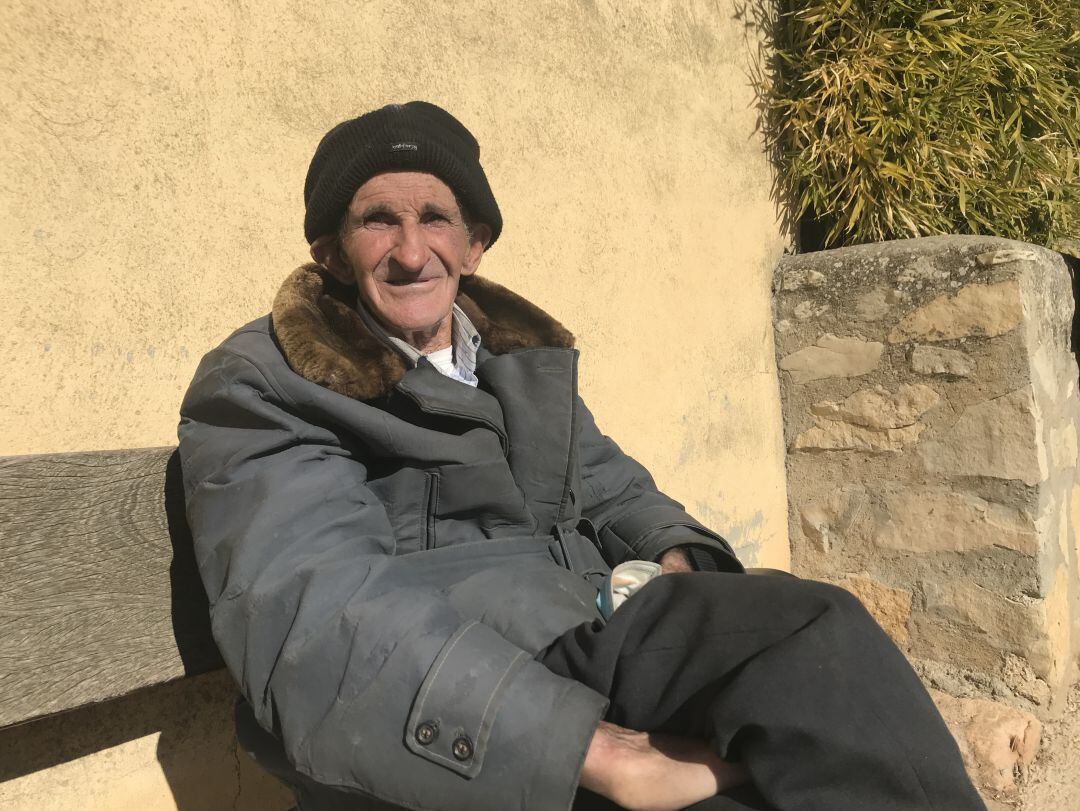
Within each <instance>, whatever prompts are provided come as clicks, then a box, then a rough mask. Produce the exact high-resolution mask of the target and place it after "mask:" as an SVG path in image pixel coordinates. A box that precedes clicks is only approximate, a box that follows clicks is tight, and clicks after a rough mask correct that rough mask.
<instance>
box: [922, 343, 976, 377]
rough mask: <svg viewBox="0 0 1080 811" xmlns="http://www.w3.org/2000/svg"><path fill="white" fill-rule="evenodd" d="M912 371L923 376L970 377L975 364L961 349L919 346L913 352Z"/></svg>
mask: <svg viewBox="0 0 1080 811" xmlns="http://www.w3.org/2000/svg"><path fill="white" fill-rule="evenodd" d="M911 369H912V371H914V372H917V373H918V374H921V375H952V376H953V377H968V376H970V375H971V374H972V373H973V372H974V371H975V364H974V362H973V361H972V360H971V358H969V357H968V356H967V355H966V354H964V353H963V352H961V351H960V350H959V349H945V348H943V347H940V346H917V347H915V348H914V349H913V350H912V351H911Z"/></svg>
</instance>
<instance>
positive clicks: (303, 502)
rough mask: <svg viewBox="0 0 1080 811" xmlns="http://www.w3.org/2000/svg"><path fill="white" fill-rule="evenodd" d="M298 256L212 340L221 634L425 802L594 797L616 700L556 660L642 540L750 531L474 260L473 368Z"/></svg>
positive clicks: (556, 333)
mask: <svg viewBox="0 0 1080 811" xmlns="http://www.w3.org/2000/svg"><path fill="white" fill-rule="evenodd" d="M350 295H355V291H350V290H349V289H347V288H340V287H338V286H337V285H336V284H335V283H334V282H333V281H332V280H331V279H330V278H329V277H327V276H325V275H323V274H322V273H321V272H320V270H319V269H318V268H317V267H316V266H312V265H308V266H304V267H302V268H300V269H298V270H297V271H296V272H294V273H293V274H292V275H291V276H290V277H289V279H288V280H287V281H286V282H285V284H284V285H283V287H282V289H281V291H280V292H279V293H278V295H277V298H276V299H275V302H274V308H273V313H272V315H271V316H268V317H264V318H260V319H258V320H257V321H254V322H252V323H251V324H248V325H247V326H245V327H242V328H241V329H239V330H238V331H237V332H235V333H234V334H233V335H231V336H230V337H229V338H228V339H227V340H226V341H225V342H224V343H223V344H222V345H221V346H219V347H218V348H216V349H214V350H213V351H211V352H210V353H209V354H207V355H206V357H205V358H204V359H203V360H202V363H201V364H200V366H199V368H198V371H197V372H196V374H195V378H194V380H193V382H192V383H191V387H190V389H189V390H188V392H187V395H186V397H185V399H184V402H183V406H182V409H181V422H180V428H179V437H180V455H181V460H182V464H183V473H184V483H185V490H186V497H187V510H188V518H189V522H190V524H191V529H192V532H193V536H194V539H195V550H196V556H197V560H198V564H199V568H200V572H201V574H202V579H203V582H204V584H205V586H206V591H207V595H208V597H209V600H210V611H211V617H212V626H213V631H214V637H215V639H216V641H217V643H218V646H219V648H220V650H221V653H222V656H223V657H224V659H225V662H226V665H227V666H228V668H229V670H230V672H231V673H232V675H233V676H234V678H235V679H236V681H237V683H238V684H239V686H240V689H241V691H242V693H243V694H244V696H245V697H246V698H247V700H248V701H249V702H250V704H251V706H252V708H253V710H254V714H255V717H256V719H257V720H258V722H259V724H260V725H261V726H262V727H263V728H264V729H266V730H268V731H270V732H271V733H273V735H274V736H275V737H276V738H277V739H278V740H279V741H280V742H281V746H282V747H283V749H284V754H285V756H286V757H287V758H288V761H289V763H290V764H291V765H292V767H294V768H295V769H296V770H298V771H299V772H301V773H303V774H305V775H308V776H309V777H311V778H313V779H315V780H317V781H319V782H320V783H324V784H328V785H332V786H337V787H340V788H341V789H342V790H344V791H354V792H359V793H363V794H367V795H371V796H374V797H378V798H381V799H383V800H385V801H388V802H391V803H394V804H397V805H400V806H404V807H408V808H416V809H436V808H437V809H451V810H454V809H460V810H461V811H466V810H468V811H473V810H474V809H481V808H497V809H530V810H541V811H543V810H545V809H553V810H554V809H558V811H564V809H567V808H569V807H570V805H571V803H572V800H573V795H574V790H575V787H576V784H577V778H578V773H579V771H580V768H581V763H582V760H583V758H584V754H585V750H586V748H587V746H588V742H589V740H590V737H591V734H592V731H593V730H594V729H595V727H596V724H597V722H598V721H599V719H600V718H601V717H602V714H603V712H604V710H605V707H606V699H605V698H604V696H602V695H600V694H599V693H596V692H594V691H593V690H591V689H589V688H587V687H585V686H584V685H582V684H579V683H577V682H575V681H572V680H569V679H566V678H562V677H560V676H556V675H555V674H553V673H552V672H550V671H549V670H547V669H546V668H545V667H544V666H543V665H541V664H539V663H538V662H537V661H535V660H534V656H535V654H536V653H537V652H538V651H540V650H542V649H543V648H544V647H545V646H547V645H548V644H550V643H551V642H552V641H553V640H554V639H555V638H556V637H557V636H559V635H560V634H562V633H563V632H565V631H567V630H568V629H570V628H572V627H574V626H575V625H578V624H580V623H588V622H598V621H601V620H600V617H599V613H598V611H597V608H596V594H597V588H596V579H597V577H601V576H603V574H605V573H607V572H608V571H609V570H610V567H611V566H613V565H615V564H617V563H619V562H620V561H622V560H625V559H630V558H644V559H650V560H655V559H656V558H657V557H659V556H660V555H661V554H662V553H663V552H664V551H666V550H667V549H669V548H671V547H673V546H676V545H680V546H686V545H691V546H692V547H694V548H695V549H696V550H698V551H699V552H700V551H702V550H705V551H708V552H709V553H710V555H711V556H712V558H713V560H714V562H715V564H716V565H717V567H718V568H720V569H722V570H729V571H739V570H741V567H740V565H739V563H738V561H737V560H736V559H735V557H734V555H733V554H732V552H731V549H730V547H729V546H728V545H727V543H726V542H725V541H724V540H723V539H722V538H721V537H720V536H718V535H716V534H715V533H713V532H712V531H710V530H708V529H706V528H705V527H703V526H702V525H701V524H699V523H698V522H697V521H695V520H694V519H693V518H691V517H690V516H689V515H687V514H686V512H684V511H683V509H682V507H681V506H680V505H679V504H677V503H676V502H674V501H673V500H672V499H670V498H668V497H667V496H665V495H663V494H662V493H660V492H658V491H657V489H656V487H655V485H654V484H653V481H652V479H651V477H650V476H649V474H648V473H647V472H646V471H645V469H644V468H642V467H641V466H640V465H639V464H638V463H636V462H635V461H633V460H632V459H630V458H629V457H628V456H626V455H625V454H623V453H622V452H621V451H620V450H619V448H618V447H617V446H616V445H615V443H614V442H612V441H611V440H610V439H608V438H607V437H605V436H604V435H602V434H601V433H600V431H599V430H597V427H596V425H595V423H594V422H593V418H592V416H591V415H590V413H589V411H588V409H586V407H585V405H584V404H583V403H582V401H581V399H580V398H579V397H578V396H577V357H578V356H577V351H576V350H574V349H573V348H572V343H573V338H572V336H570V334H569V333H568V332H566V330H565V329H563V328H562V327H561V326H560V325H559V324H558V323H557V322H555V321H554V320H553V319H551V318H550V317H549V316H547V315H546V314H544V313H543V312H542V311H540V310H539V309H538V308H536V307H535V306H534V305H532V304H530V303H529V302H527V301H525V300H524V299H522V298H520V297H518V296H516V295H515V294H513V293H511V292H510V291H508V290H506V289H505V288H502V287H499V286H498V285H495V284H493V283H491V282H487V281H484V280H480V279H477V278H475V277H473V278H470V279H466V280H463V284H462V289H461V293H460V295H459V297H458V304H459V305H460V306H462V308H463V309H464V310H465V312H466V314H467V315H468V316H469V318H470V319H471V320H472V321H473V323H474V324H475V325H476V327H477V329H478V330H479V332H480V334H481V336H482V339H483V346H482V347H481V351H480V355H479V358H478V368H477V376H478V377H479V379H480V385H479V387H477V388H471V387H469V386H466V385H463V384H461V383H459V382H457V381H454V380H450V379H448V378H446V377H444V376H443V375H441V374H440V373H439V372H438V371H437V370H436V369H435V368H434V367H433V366H431V364H430V363H427V362H426V361H421V362H420V364H419V365H418V366H416V367H415V368H412V369H407V368H406V367H405V363H404V361H403V360H402V359H401V358H400V357H399V356H398V355H397V354H396V353H394V352H393V351H392V350H391V349H390V348H389V347H386V346H384V345H383V344H382V343H380V342H379V341H377V340H375V339H374V338H373V336H372V335H371V334H370V333H369V332H367V330H366V329H365V328H364V326H363V324H362V323H361V322H360V319H359V317H358V316H357V315H356V312H355V310H354V309H353V308H352V307H351V306H350V303H349V299H350Z"/></svg>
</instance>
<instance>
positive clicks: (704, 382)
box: [0, 0, 788, 807]
mask: <svg viewBox="0 0 1080 811" xmlns="http://www.w3.org/2000/svg"><path fill="white" fill-rule="evenodd" d="M746 36H747V33H746V31H745V30H744V27H743V24H742V22H741V21H740V20H738V19H737V18H736V15H735V7H734V3H732V2H730V0H722V1H721V2H719V3H713V2H704V0H702V1H700V2H674V1H673V2H656V1H655V0H653V1H651V2H645V1H644V0H636V1H635V2H618V3H613V2H603V0H597V1H596V2H591V0H583V1H582V2H578V3H569V2H564V3H529V2H506V1H505V0H503V1H502V2H494V1H493V0H468V2H463V3H458V4H452V5H447V4H442V3H431V2H420V1H418V2H409V1H408V0H399V2H394V3H365V4H357V3H351V2H342V1H341V0H328V2H323V3H315V4H313V3H297V2H287V1H286V0H263V2H258V3H255V2H251V1H250V0H236V1H235V2H232V3H227V4H226V3H211V2H207V1H206V0H195V1H194V2H184V3H180V2H174V1H173V0H164V1H163V2H159V3H152V4H136V3H128V2H120V1H119V0H102V1H101V2H94V3H88V2H87V3H82V2H74V1H73V0H66V2H60V3H50V4H39V3H28V2H20V0H6V2H5V3H4V4H3V7H2V10H0V76H2V77H3V80H2V81H0V111H2V113H3V115H2V116H0V147H2V149H3V154H4V158H3V161H2V162H0V205H2V206H3V209H2V213H0V218H2V222H3V228H2V229H0V261H2V262H3V267H4V269H5V270H4V272H3V274H2V277H0V278H2V282H0V285H2V287H0V323H3V324H4V325H5V327H6V328H5V329H4V332H3V347H4V352H3V356H2V357H3V361H2V364H3V365H2V367H0V369H2V373H3V380H4V386H3V387H2V388H0V455H12V454H24V453H39V452H51V451H76V450H87V449H102V448H118V447H134V446H147V445H164V444H171V443H173V442H174V441H175V433H174V431H175V421H176V409H177V404H178V403H179V400H180V398H181V395H182V393H183V391H184V388H185V386H186V384H187V381H188V380H189V378H190V376H191V374H192V372H193V370H194V367H195V364H196V363H197V361H198V359H199V357H200V356H201V354H202V353H203V352H205V351H206V350H207V349H209V348H210V347H211V346H213V345H214V344H216V343H217V342H218V341H220V340H221V339H222V338H224V337H225V336H226V335H227V334H228V333H229V332H230V331H231V330H232V329H233V328H235V327H236V326H238V325H240V324H241V323H243V322H245V321H247V320H249V319H251V318H254V317H256V316H258V315H261V314H262V313H264V312H265V311H266V310H267V309H268V308H269V304H270V300H271V298H272V295H273V293H274V291H275V289H276V287H277V285H278V284H279V283H280V281H281V279H282V278H283V277H284V276H285V275H286V273H287V272H288V271H289V270H290V269H291V268H292V267H294V266H295V265H296V264H298V263H299V262H301V261H303V260H304V259H305V258H306V245H305V243H304V241H303V235H302V229H301V220H302V213H303V212H302V195H301V190H302V184H303V178H304V172H305V170H306V168H307V162H308V159H309V158H310V154H311V151H312V150H313V148H314V146H315V144H316V143H317V141H318V139H319V137H320V136H321V135H322V133H323V132H325V130H326V129H328V128H329V127H330V126H331V125H332V124H334V123H336V122H337V121H338V120H340V119H342V118H344V117H347V116H349V115H353V114H356V113H358V112H361V111H363V110H365V109H369V108H371V107H374V106H377V105H381V104H383V103H387V102H390V101H403V100H408V99H412V98H426V99H429V100H431V101H434V102H436V103H439V104H442V105H443V106H445V107H447V108H448V109H450V110H451V111H452V112H454V113H455V114H456V115H458V116H459V117H460V118H461V119H462V120H463V121H464V122H465V123H466V124H467V125H468V126H469V127H470V128H471V129H472V130H473V132H474V133H475V134H476V135H477V137H478V139H479V141H480V143H481V145H482V147H483V155H484V164H485V167H486V169H487V172H488V176H489V178H490V179H491V183H492V186H493V188H494V190H495V193H496V196H497V198H498V200H499V202H500V205H501V207H502V210H503V214H504V217H505V220H506V229H505V231H504V233H503V236H502V238H501V239H500V241H499V243H498V244H497V245H496V246H495V248H494V249H493V250H492V251H491V253H490V254H489V255H488V256H487V257H486V258H485V260H484V263H483V266H482V268H481V272H482V273H487V274H489V275H490V276H491V277H492V278H494V279H496V280H498V281H500V282H502V283H504V284H506V285H508V286H510V287H512V288H514V289H516V290H518V291H519V292H521V293H523V294H525V295H527V296H529V297H530V298H532V299H533V300H535V301H536V302H538V303H539V304H540V305H541V306H543V307H545V308H546V309H548V310H549V311H551V312H552V313H553V314H555V315H556V316H558V317H559V318H560V319H562V320H563V321H564V323H566V324H567V325H568V326H569V327H570V328H571V329H572V330H574V331H575V332H576V333H577V335H578V336H579V346H580V347H581V349H582V353H583V355H582V383H581V385H582V391H583V394H584V396H585V397H586V399H587V401H588V402H589V403H590V405H591V407H592V409H593V411H594V412H595V413H596V414H597V418H598V420H599V421H600V424H601V426H602V427H603V428H604V429H605V430H606V431H607V432H608V433H609V434H611V435H612V436H614V437H615V438H616V439H617V440H618V441H619V442H620V443H621V444H622V445H623V446H624V447H625V448H626V449H627V450H628V451H630V452H631V453H633V454H634V455H635V456H637V457H638V458H639V459H641V461H643V462H644V463H645V464H646V465H647V466H648V467H649V468H650V469H651V470H652V471H653V472H654V474H655V476H656V478H657V480H658V481H659V482H660V484H661V486H662V487H664V488H665V489H666V490H667V491H668V492H670V493H672V494H673V495H675V496H676V497H677V498H679V499H680V500H682V501H684V502H685V503H686V504H687V506H688V507H689V509H690V510H691V512H693V513H695V514H696V515H697V516H698V517H699V518H701V519H703V520H704V521H706V522H707V523H709V524H711V525H712V526H714V527H715V528H717V529H718V530H720V531H722V532H725V533H726V534H728V535H729V537H730V538H731V539H732V540H733V541H734V542H735V544H736V546H737V547H738V548H739V549H740V550H741V551H742V553H743V555H744V558H746V559H747V560H748V561H749V562H752V563H757V564H759V565H779V566H786V564H787V561H788V551H787V535H786V518H785V515H786V504H785V494H784V478H783V476H784V474H783V462H782V451H783V448H782V440H781V432H780V413H779V402H778V395H777V386H776V382H775V373H774V361H773V348H772V336H771V327H770V319H769V306H768V284H769V278H770V274H771V270H772V267H773V265H774V263H775V261H776V259H777V257H778V256H779V254H780V252H781V250H782V246H783V244H784V240H783V237H782V235H781V233H780V229H779V227H778V225H777V222H776V221H777V213H776V209H775V206H774V204H773V202H772V201H771V200H770V197H769V189H770V185H771V183H770V175H769V170H768V166H767V163H766V160H765V158H764V156H763V154H762V148H761V140H760V137H759V136H758V135H756V134H755V132H754V129H755V112H754V107H753V93H752V91H751V89H750V87H749V82H748V80H747V64H748V60H749V58H750V54H751V51H752V49H751V48H750V47H749V46H748V44H747V43H746V41H745V39H744V38H745V37H746ZM107 768H108V769H109V770H110V772H115V769H114V767H113V766H108V767H107ZM117 768H118V767H117ZM133 768H134V767H133ZM43 779H44V778H43ZM101 779H106V777H104V776H103V777H102V778H101ZM107 779H109V780H113V779H115V774H114V773H110V774H109V775H108V776H107ZM166 796H167V795H166V793H165V792H164V790H163V791H162V794H161V797H162V799H161V800H160V803H161V807H169V805H168V801H167V800H166V799H165V797H166ZM26 807H30V806H26ZM35 807H41V806H40V804H38V805H36V806H35ZM142 807H145V806H142Z"/></svg>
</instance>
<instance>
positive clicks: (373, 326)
mask: <svg viewBox="0 0 1080 811" xmlns="http://www.w3.org/2000/svg"><path fill="white" fill-rule="evenodd" d="M356 310H357V312H358V313H359V314H360V319H361V320H362V321H363V322H364V326H366V327H367V328H368V329H369V330H371V333H372V335H374V336H375V337H376V338H378V339H380V340H381V341H382V342H383V343H385V344H388V345H389V346H391V347H393V348H394V349H396V350H397V351H398V353H399V354H401V356H402V357H404V358H405V359H406V360H407V361H409V363H411V364H412V365H413V366H416V364H417V363H419V362H420V358H422V357H426V358H427V359H428V361H429V362H430V363H431V365H432V366H434V367H435V368H436V369H438V370H439V372H441V373H442V374H444V375H446V376H447V377H449V378H450V379H452V380H460V381H461V382H462V383H466V384H467V385H470V386H475V385H476V384H477V382H478V381H477V379H476V351H477V350H478V349H479V348H480V333H478V332H477V331H476V327H474V326H473V323H472V321H470V320H469V316H467V315H465V312H464V311H463V310H462V309H461V308H460V307H458V306H457V304H455V305H454V308H453V310H452V312H453V326H452V328H451V329H452V338H451V340H452V344H451V346H448V347H446V348H445V349H437V350H436V351H434V352H431V353H429V354H427V355H424V354H423V353H422V352H420V351H419V350H418V349H417V348H416V347H415V346H412V345H411V344H408V343H406V342H405V341H403V340H401V339H400V338H395V337H394V336H393V335H391V334H390V333H388V332H387V331H386V330H385V329H383V326H382V324H380V323H379V322H378V321H377V320H375V317H374V316H373V315H372V314H371V313H370V312H368V309H367V307H365V306H364V303H363V302H362V301H359V300H357V302H356Z"/></svg>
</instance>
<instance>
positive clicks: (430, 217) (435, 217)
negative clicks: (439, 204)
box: [420, 211, 450, 223]
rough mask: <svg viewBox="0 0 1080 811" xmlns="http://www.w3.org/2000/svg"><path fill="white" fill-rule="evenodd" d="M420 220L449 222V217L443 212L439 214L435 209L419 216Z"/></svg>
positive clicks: (425, 221)
mask: <svg viewBox="0 0 1080 811" xmlns="http://www.w3.org/2000/svg"><path fill="white" fill-rule="evenodd" d="M420 222H424V223H444V222H450V218H449V217H447V216H446V215H445V214H440V213H438V212H437V211H429V212H427V213H426V214H424V216H423V217H421V218H420Z"/></svg>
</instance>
